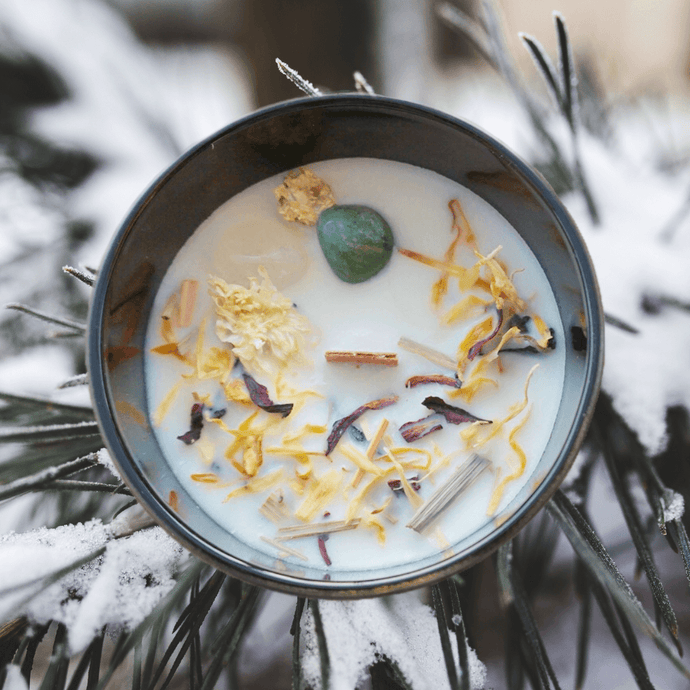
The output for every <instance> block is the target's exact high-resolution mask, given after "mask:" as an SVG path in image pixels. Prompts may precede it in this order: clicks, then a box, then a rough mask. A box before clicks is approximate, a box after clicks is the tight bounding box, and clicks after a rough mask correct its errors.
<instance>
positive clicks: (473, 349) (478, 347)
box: [467, 309, 503, 362]
mask: <svg viewBox="0 0 690 690" xmlns="http://www.w3.org/2000/svg"><path fill="white" fill-rule="evenodd" d="M497 311H498V323H497V324H496V328H494V330H493V331H492V332H491V333H489V335H487V336H486V338H483V339H482V340H479V341H478V342H476V343H475V344H474V345H472V347H471V348H470V351H469V352H468V353H467V359H469V360H470V362H471V361H472V360H473V359H474V358H475V357H476V356H477V355H478V354H479V353H480V352H481V351H482V348H483V347H484V345H486V344H487V343H488V342H489V340H492V339H493V338H495V337H496V336H497V335H498V332H499V331H500V330H501V326H502V325H503V309H498V310H497Z"/></svg>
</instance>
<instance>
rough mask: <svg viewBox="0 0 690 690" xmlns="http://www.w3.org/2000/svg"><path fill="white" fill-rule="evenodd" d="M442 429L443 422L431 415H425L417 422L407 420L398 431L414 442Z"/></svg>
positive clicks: (407, 439)
mask: <svg viewBox="0 0 690 690" xmlns="http://www.w3.org/2000/svg"><path fill="white" fill-rule="evenodd" d="M440 429H443V424H439V423H438V422H437V421H436V420H432V419H430V418H429V417H423V418H422V419H418V420H417V421H416V422H405V424H403V425H402V426H401V427H400V428H399V429H398V431H399V432H400V433H401V434H402V437H403V438H404V439H405V440H406V441H407V442H408V443H412V442H413V441H418V440H419V439H420V438H424V437H425V436H428V435H429V434H431V433H433V432H434V431H439V430H440Z"/></svg>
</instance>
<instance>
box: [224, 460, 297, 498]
mask: <svg viewBox="0 0 690 690" xmlns="http://www.w3.org/2000/svg"><path fill="white" fill-rule="evenodd" d="M284 480H285V471H284V470H283V468H282V467H279V468H278V469H277V470H273V472H269V473H268V474H267V475H264V476H263V477H254V478H253V479H251V480H250V481H248V482H247V483H246V484H244V485H243V486H240V487H239V488H237V489H234V490H233V491H231V492H230V493H229V494H228V495H227V496H226V497H225V498H224V499H223V503H227V502H228V501H229V500H230V499H232V498H234V497H235V496H241V495H243V494H257V493H261V492H262V491H266V490H267V489H272V488H273V487H274V486H275V485H276V484H278V483H279V482H283V481H284Z"/></svg>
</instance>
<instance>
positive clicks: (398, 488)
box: [388, 474, 422, 496]
mask: <svg viewBox="0 0 690 690" xmlns="http://www.w3.org/2000/svg"><path fill="white" fill-rule="evenodd" d="M407 481H408V482H409V484H410V486H411V487H412V488H413V489H414V490H415V491H419V490H420V489H421V488H422V485H421V484H420V483H419V475H418V474H415V475H414V476H413V477H410V478H409V479H408V480H407ZM388 486H389V487H390V488H391V490H392V491H393V493H394V494H395V495H396V496H402V495H403V494H404V493H405V492H404V490H403V484H402V481H401V480H400V479H391V480H389V482H388Z"/></svg>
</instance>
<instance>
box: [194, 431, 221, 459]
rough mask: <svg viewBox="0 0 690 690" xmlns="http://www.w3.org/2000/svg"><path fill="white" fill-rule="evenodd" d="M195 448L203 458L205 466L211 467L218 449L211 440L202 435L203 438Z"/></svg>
mask: <svg viewBox="0 0 690 690" xmlns="http://www.w3.org/2000/svg"><path fill="white" fill-rule="evenodd" d="M194 447H195V448H196V450H197V451H198V453H199V455H200V456H201V460H202V462H203V463H204V464H206V465H210V464H211V463H212V462H213V456H214V455H215V452H216V447H215V444H214V443H213V441H211V439H209V438H208V437H206V436H204V435H202V436H201V438H200V439H199V440H198V441H197V442H196V443H195V444H194Z"/></svg>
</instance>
